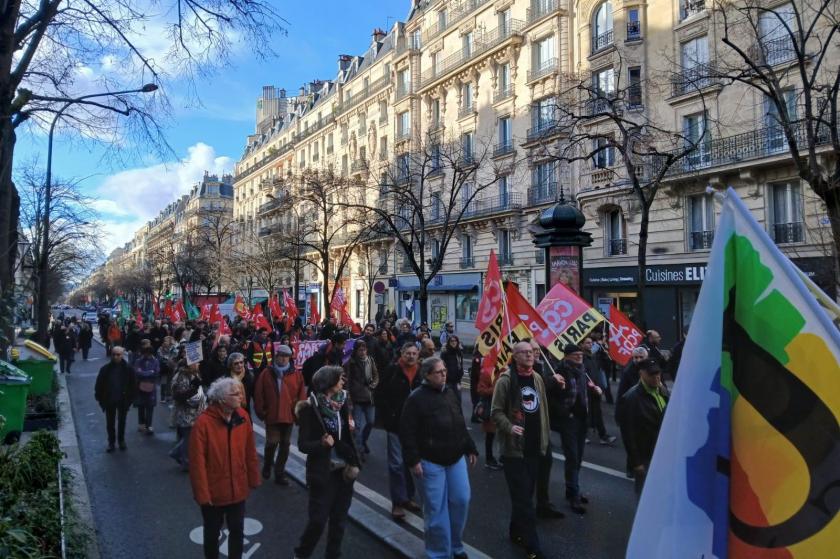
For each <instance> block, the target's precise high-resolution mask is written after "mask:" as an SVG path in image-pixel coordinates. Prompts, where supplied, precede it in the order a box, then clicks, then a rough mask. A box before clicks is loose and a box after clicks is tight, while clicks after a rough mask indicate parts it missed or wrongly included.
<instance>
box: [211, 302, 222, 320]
mask: <svg viewBox="0 0 840 559" xmlns="http://www.w3.org/2000/svg"><path fill="white" fill-rule="evenodd" d="M207 306H209V307H210V309H209V310H208V311H207V322H209V323H210V324H218V323H219V322H224V318H223V317H222V313H221V312H219V305H217V304H216V303H213V304H212V305H207Z"/></svg>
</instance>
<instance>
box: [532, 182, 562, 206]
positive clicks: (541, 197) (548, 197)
mask: <svg viewBox="0 0 840 559" xmlns="http://www.w3.org/2000/svg"><path fill="white" fill-rule="evenodd" d="M556 197H557V181H548V182H544V183H541V184H535V185H532V186H531V188H529V189H528V205H529V206H536V205H538V204H548V203H551V202H554V199H555V198H556Z"/></svg>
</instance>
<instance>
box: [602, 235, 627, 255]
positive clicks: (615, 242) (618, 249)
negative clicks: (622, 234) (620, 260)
mask: <svg viewBox="0 0 840 559" xmlns="http://www.w3.org/2000/svg"><path fill="white" fill-rule="evenodd" d="M622 254H627V239H609V240H608V241H607V256H620V255H622Z"/></svg>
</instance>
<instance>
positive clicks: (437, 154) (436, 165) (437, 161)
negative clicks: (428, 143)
mask: <svg viewBox="0 0 840 559" xmlns="http://www.w3.org/2000/svg"><path fill="white" fill-rule="evenodd" d="M429 151H430V152H431V157H430V159H431V172H433V173H434V172H435V171H440V170H441V169H443V162H442V160H441V151H440V144H438V143H435V144H432V147H431V149H430V150H429Z"/></svg>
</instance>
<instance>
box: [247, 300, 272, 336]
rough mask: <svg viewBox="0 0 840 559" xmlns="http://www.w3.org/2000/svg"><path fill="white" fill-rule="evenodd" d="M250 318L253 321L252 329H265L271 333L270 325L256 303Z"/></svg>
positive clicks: (260, 307)
mask: <svg viewBox="0 0 840 559" xmlns="http://www.w3.org/2000/svg"><path fill="white" fill-rule="evenodd" d="M252 316H253V319H254V327H255V328H256V329H257V330H259V329H261V328H265V329H266V330H268V331H269V332H270V331H271V324H269V322H268V319H267V318H266V317H265V315H264V314H263V310H262V305H261V304H259V303H257V304H256V306H254V314H253V315H252Z"/></svg>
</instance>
